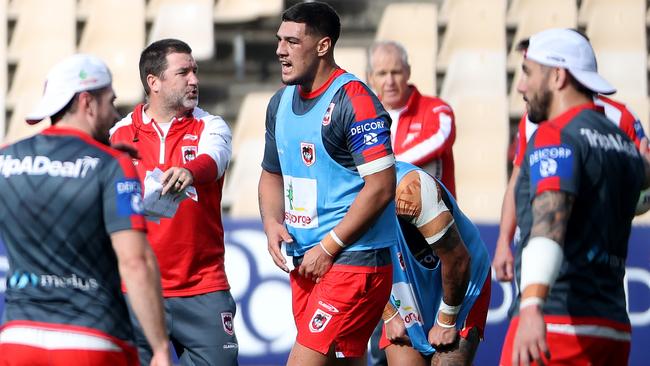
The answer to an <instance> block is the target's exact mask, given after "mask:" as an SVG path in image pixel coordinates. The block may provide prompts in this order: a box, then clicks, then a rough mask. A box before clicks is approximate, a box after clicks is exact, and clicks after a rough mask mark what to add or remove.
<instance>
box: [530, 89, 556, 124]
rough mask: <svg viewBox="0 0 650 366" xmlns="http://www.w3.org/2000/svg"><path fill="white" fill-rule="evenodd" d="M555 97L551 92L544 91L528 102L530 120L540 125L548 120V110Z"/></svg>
mask: <svg viewBox="0 0 650 366" xmlns="http://www.w3.org/2000/svg"><path fill="white" fill-rule="evenodd" d="M552 97H553V95H552V93H551V91H550V90H548V89H546V88H545V89H542V90H540V91H539V93H536V94H534V95H533V96H532V98H531V99H530V100H527V102H528V119H529V120H530V121H531V122H533V123H535V124H539V123H541V122H543V121H546V120H547V119H548V110H549V108H550V106H551V99H552Z"/></svg>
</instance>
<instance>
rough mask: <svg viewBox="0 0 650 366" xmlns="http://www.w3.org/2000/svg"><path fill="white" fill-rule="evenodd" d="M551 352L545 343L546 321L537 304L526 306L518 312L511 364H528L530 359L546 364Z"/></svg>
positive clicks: (523, 365)
mask: <svg viewBox="0 0 650 366" xmlns="http://www.w3.org/2000/svg"><path fill="white" fill-rule="evenodd" d="M550 358H551V353H550V352H549V350H548V345H547V344H546V323H544V317H543V315H542V311H541V309H540V308H539V306H537V305H531V306H527V307H525V308H523V309H521V311H520V312H519V325H518V326H517V333H516V334H515V341H514V345H513V349H512V365H513V366H519V365H522V366H529V365H530V363H531V362H532V361H535V362H537V365H539V366H543V365H546V364H547V362H548V360H550Z"/></svg>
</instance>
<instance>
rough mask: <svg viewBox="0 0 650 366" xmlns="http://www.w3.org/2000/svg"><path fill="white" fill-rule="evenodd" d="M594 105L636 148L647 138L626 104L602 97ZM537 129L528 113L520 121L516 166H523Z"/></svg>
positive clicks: (595, 99)
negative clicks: (525, 154)
mask: <svg viewBox="0 0 650 366" xmlns="http://www.w3.org/2000/svg"><path fill="white" fill-rule="evenodd" d="M594 104H595V105H597V106H598V107H600V108H601V111H602V112H603V113H605V117H607V119H609V120H610V121H611V122H612V123H613V124H614V125H615V126H617V127H618V128H620V129H621V130H622V131H623V132H625V134H626V135H627V136H628V137H629V138H630V139H631V140H632V141H634V144H635V145H636V147H637V148H639V144H640V143H641V139H642V138H644V137H645V132H644V131H643V126H642V125H641V121H640V120H639V118H638V117H637V116H636V115H635V114H634V112H632V111H631V110H630V109H629V108H628V107H627V106H626V105H625V104H623V103H620V102H617V101H615V100H613V99H610V98H607V97H604V96H602V95H598V96H596V97H594ZM536 129H537V124H535V123H533V122H531V121H530V120H528V114H527V113H526V114H524V115H523V116H522V117H521V120H520V121H519V128H518V130H517V137H516V139H517V143H516V144H517V147H516V148H515V157H514V160H513V164H514V165H515V166H520V165H521V160H522V159H523V156H524V153H525V152H526V143H527V142H528V140H529V139H530V137H531V136H532V135H533V133H534V132H535V130H536Z"/></svg>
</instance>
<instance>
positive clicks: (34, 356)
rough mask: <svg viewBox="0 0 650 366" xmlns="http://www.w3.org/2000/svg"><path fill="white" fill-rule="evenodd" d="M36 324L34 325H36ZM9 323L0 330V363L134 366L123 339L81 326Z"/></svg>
mask: <svg viewBox="0 0 650 366" xmlns="http://www.w3.org/2000/svg"><path fill="white" fill-rule="evenodd" d="M36 324H38V325H36ZM44 324H45V323H35V322H18V321H16V322H9V323H7V324H6V325H5V326H3V327H2V330H1V331H0V366H22V365H29V366H41V365H42V366H67V365H81V366H93V365H100V366H101V365H106V366H108V365H111V366H113V365H116V366H137V365H139V364H140V362H139V361H138V351H137V349H136V348H135V347H133V346H132V345H130V344H127V343H126V342H124V341H121V340H119V339H116V338H114V337H111V336H108V335H105V334H103V333H102V332H98V331H95V330H86V329H85V328H82V327H69V326H63V327H61V326H60V325H58V324H57V325H52V326H51V327H50V325H48V324H45V325H44Z"/></svg>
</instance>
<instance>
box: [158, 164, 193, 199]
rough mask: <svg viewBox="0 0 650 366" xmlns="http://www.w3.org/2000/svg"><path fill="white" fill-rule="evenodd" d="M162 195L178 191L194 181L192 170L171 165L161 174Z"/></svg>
mask: <svg viewBox="0 0 650 366" xmlns="http://www.w3.org/2000/svg"><path fill="white" fill-rule="evenodd" d="M161 180H162V185H163V189H162V193H161V194H162V195H163V196H164V195H165V194H167V193H168V192H171V193H178V192H181V191H182V190H184V189H185V188H187V187H189V186H191V185H192V183H194V177H193V176H192V172H190V171H189V170H187V169H185V168H179V167H171V168H169V169H167V171H165V172H164V173H163V175H162V178H161Z"/></svg>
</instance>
